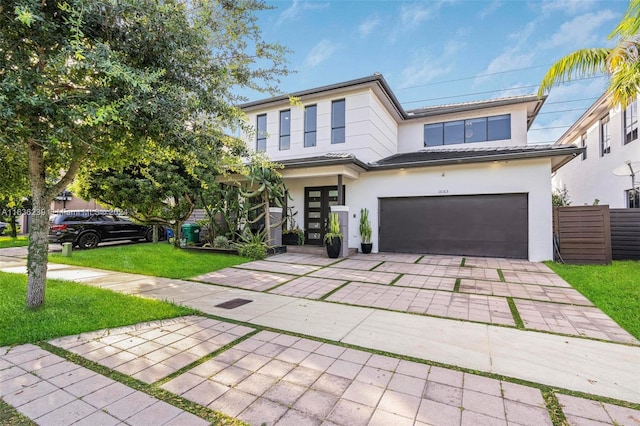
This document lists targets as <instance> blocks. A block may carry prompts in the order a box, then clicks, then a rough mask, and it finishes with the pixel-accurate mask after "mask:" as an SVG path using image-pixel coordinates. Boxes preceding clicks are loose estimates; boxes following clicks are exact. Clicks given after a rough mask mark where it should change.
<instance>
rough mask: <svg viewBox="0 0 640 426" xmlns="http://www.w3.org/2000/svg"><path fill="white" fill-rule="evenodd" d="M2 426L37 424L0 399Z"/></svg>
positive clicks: (0, 421) (0, 422) (29, 425)
mask: <svg viewBox="0 0 640 426" xmlns="http://www.w3.org/2000/svg"><path fill="white" fill-rule="evenodd" d="M0 425H2V426H32V425H33V426H35V425H36V423H35V422H33V421H31V419H29V418H28V417H25V416H24V415H23V414H21V413H20V412H18V410H16V409H15V408H13V407H12V406H11V405H9V404H7V403H6V402H4V401H3V400H2V399H0Z"/></svg>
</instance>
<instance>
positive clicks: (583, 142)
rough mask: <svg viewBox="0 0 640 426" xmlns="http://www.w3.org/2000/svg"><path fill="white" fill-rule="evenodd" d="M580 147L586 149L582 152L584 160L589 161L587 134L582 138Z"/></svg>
mask: <svg viewBox="0 0 640 426" xmlns="http://www.w3.org/2000/svg"><path fill="white" fill-rule="evenodd" d="M580 147H581V148H584V151H582V159H583V160H586V159H587V134H586V133H585V134H584V135H582V138H581V140H580Z"/></svg>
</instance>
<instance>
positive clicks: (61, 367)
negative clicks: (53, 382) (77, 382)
mask: <svg viewBox="0 0 640 426" xmlns="http://www.w3.org/2000/svg"><path fill="white" fill-rule="evenodd" d="M78 368H80V367H79V366H77V365H76V364H73V363H71V362H60V363H58V364H54V365H50V366H48V367H45V368H42V369H40V370H38V371H37V372H36V375H37V376H38V377H40V378H43V379H50V378H52V377H56V376H58V375H60V374H64V373H68V372H70V371H73V370H76V369H78Z"/></svg>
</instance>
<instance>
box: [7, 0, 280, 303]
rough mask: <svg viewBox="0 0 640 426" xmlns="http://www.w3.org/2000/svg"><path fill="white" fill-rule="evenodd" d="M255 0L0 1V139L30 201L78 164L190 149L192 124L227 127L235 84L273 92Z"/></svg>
mask: <svg viewBox="0 0 640 426" xmlns="http://www.w3.org/2000/svg"><path fill="white" fill-rule="evenodd" d="M264 7H265V6H264V4H263V3H262V2H261V1H258V0H236V1H227V0H217V1H216V0H118V1H115V0H67V1H65V2H58V1H49V0H19V1H14V0H4V1H3V2H2V3H1V4H0V144H2V145H3V146H4V147H6V148H7V149H9V150H11V151H13V152H17V153H20V154H21V155H22V156H23V158H22V160H21V161H23V162H24V164H25V165H27V172H28V177H29V188H30V195H31V197H32V200H33V209H34V211H36V212H37V211H44V212H48V207H49V205H50V202H51V200H52V199H53V198H54V197H55V195H56V194H58V193H59V192H60V191H61V190H62V189H64V188H65V187H66V186H67V185H68V184H69V183H71V182H72V181H73V179H74V178H75V176H76V174H77V173H78V170H80V168H81V167H85V168H92V167H94V168H97V169H103V168H106V167H125V166H127V165H129V164H131V163H132V161H133V160H136V161H139V160H143V159H145V158H147V156H148V154H149V152H153V151H154V150H163V149H166V148H169V149H173V150H174V151H176V152H190V151H196V150H198V149H200V148H201V146H202V138H193V137H189V135H190V133H191V132H192V130H193V129H192V127H193V123H194V122H196V121H198V120H204V121H206V122H207V123H208V125H209V126H212V127H214V128H217V129H222V128H225V129H230V128H235V127H237V126H240V125H242V124H241V117H242V113H241V111H240V110H239V109H237V108H235V107H234V105H235V104H237V101H238V100H239V99H238V98H237V97H236V96H235V95H234V91H235V89H236V88H237V87H238V86H242V87H248V88H252V89H258V90H267V91H273V90H274V89H275V86H276V85H277V82H278V77H279V76H280V75H283V74H285V73H286V72H287V70H286V67H285V66H284V65H283V64H284V55H285V54H286V51H285V49H284V48H283V47H281V46H280V45H278V44H269V43H266V42H264V41H263V40H262V37H261V33H260V30H259V28H258V27H257V25H256V19H257V18H256V13H257V12H258V11H260V10H262V9H264ZM47 232H48V214H44V215H36V216H34V217H33V218H32V227H31V234H30V242H29V257H28V261H27V267H28V288H27V306H28V307H30V308H36V307H39V306H41V305H42V304H43V303H44V300H45V279H46V268H47Z"/></svg>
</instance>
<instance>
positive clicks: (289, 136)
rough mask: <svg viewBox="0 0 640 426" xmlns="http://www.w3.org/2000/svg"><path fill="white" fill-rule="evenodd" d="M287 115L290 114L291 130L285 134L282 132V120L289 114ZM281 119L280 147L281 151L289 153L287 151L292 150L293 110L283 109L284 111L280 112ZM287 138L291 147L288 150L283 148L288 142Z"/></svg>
mask: <svg viewBox="0 0 640 426" xmlns="http://www.w3.org/2000/svg"><path fill="white" fill-rule="evenodd" d="M287 113H288V114H289V130H288V132H287V133H283V130H282V127H283V126H282V119H283V116H284V114H287ZM279 118H280V122H279V126H280V143H279V145H278V147H279V149H280V151H287V150H289V149H291V110H290V109H283V110H282V111H280V114H279ZM287 138H288V141H289V145H288V146H287V147H286V148H283V142H284V141H285V140H287Z"/></svg>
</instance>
